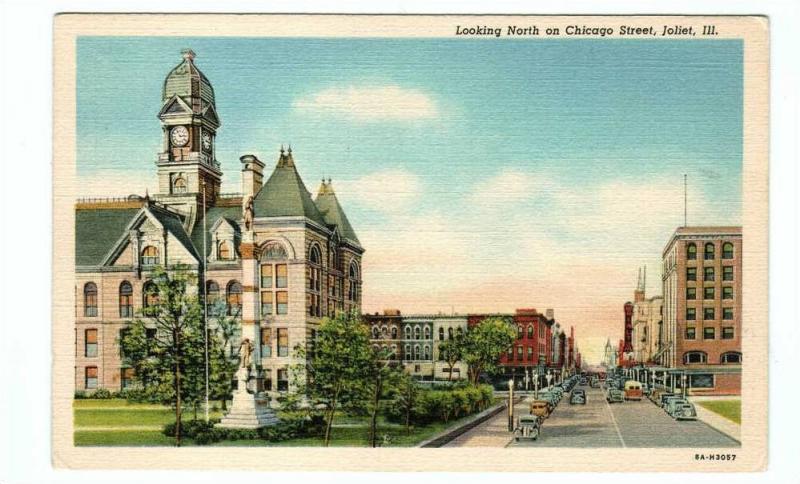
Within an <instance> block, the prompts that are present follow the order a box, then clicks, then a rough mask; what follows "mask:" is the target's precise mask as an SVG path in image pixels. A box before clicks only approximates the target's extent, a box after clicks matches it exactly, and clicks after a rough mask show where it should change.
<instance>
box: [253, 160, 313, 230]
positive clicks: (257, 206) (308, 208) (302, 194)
mask: <svg viewBox="0 0 800 484" xmlns="http://www.w3.org/2000/svg"><path fill="white" fill-rule="evenodd" d="M253 209H254V210H253V211H254V212H255V214H254V215H255V217H256V218H262V217H292V216H294V217H306V218H308V219H310V220H313V221H314V222H317V223H318V224H320V225H323V226H324V225H325V219H324V218H323V217H322V214H320V213H319V209H317V206H316V205H315V204H314V201H313V200H312V199H311V194H310V193H309V192H308V189H306V186H305V184H303V180H302V179H301V178H300V175H299V174H298V173H297V169H296V168H295V166H294V159H293V158H292V150H291V149H289V152H288V154H286V153H284V152H283V150H281V156H280V158H279V159H278V163H277V165H276V166H275V170H274V171H273V172H272V175H271V176H270V177H269V180H267V182H266V183H264V186H262V187H261V189H260V190H259V191H258V193H257V194H256V196H255V198H254V199H253Z"/></svg>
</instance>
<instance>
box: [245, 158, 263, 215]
mask: <svg viewBox="0 0 800 484" xmlns="http://www.w3.org/2000/svg"><path fill="white" fill-rule="evenodd" d="M239 161H241V162H242V205H246V204H247V201H248V200H249V199H250V197H255V196H256V194H257V193H258V191H259V190H261V185H262V183H263V180H264V163H262V162H261V160H259V159H258V158H256V157H255V155H244V156H242V157H241V158H239Z"/></svg>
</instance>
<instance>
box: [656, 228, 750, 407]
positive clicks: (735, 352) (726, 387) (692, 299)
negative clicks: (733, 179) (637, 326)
mask: <svg viewBox="0 0 800 484" xmlns="http://www.w3.org/2000/svg"><path fill="white" fill-rule="evenodd" d="M662 255H663V276H662V282H663V288H664V333H665V335H666V342H665V345H664V348H663V349H662V350H661V351H659V352H657V353H656V360H657V361H658V362H659V363H660V364H661V365H663V366H667V367H670V368H675V369H678V370H680V372H681V373H684V374H686V375H687V377H688V378H687V387H688V389H689V392H690V393H692V394H739V393H741V363H742V346H741V341H742V314H741V313H742V229H741V227H713V226H711V227H708V226H706V227H680V228H678V229H677V230H676V231H675V233H674V234H673V235H672V237H671V238H670V240H669V241H668V242H667V245H666V246H665V247H664V251H663V254H662Z"/></svg>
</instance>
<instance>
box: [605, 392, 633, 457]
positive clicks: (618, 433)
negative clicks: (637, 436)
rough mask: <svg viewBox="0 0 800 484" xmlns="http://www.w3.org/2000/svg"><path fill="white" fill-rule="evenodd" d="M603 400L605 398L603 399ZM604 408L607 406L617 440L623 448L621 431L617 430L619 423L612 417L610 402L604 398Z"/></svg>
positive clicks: (612, 411) (623, 441) (623, 440)
mask: <svg viewBox="0 0 800 484" xmlns="http://www.w3.org/2000/svg"><path fill="white" fill-rule="evenodd" d="M604 400H605V399H604ZM605 402H606V408H608V413H609V414H611V422H612V423H613V424H614V430H616V431H617V437H619V442H620V443H621V444H622V447H623V448H626V447H627V445H625V439H623V438H622V432H620V430H619V424H617V418H616V417H614V410H612V409H611V404H610V403H608V400H605Z"/></svg>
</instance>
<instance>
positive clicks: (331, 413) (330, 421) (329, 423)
mask: <svg viewBox="0 0 800 484" xmlns="http://www.w3.org/2000/svg"><path fill="white" fill-rule="evenodd" d="M337 398H339V390H338V387H337V390H336V391H335V392H334V394H333V400H332V401H331V408H330V411H329V413H328V417H327V419H328V421H327V422H326V423H325V441H324V442H325V447H327V446H328V444H330V442H331V427H332V426H333V416H334V414H335V413H336V399H337Z"/></svg>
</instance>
